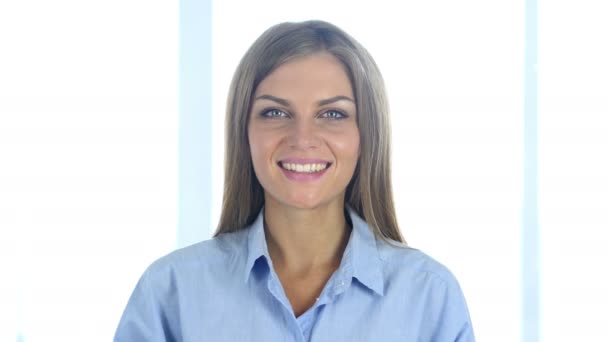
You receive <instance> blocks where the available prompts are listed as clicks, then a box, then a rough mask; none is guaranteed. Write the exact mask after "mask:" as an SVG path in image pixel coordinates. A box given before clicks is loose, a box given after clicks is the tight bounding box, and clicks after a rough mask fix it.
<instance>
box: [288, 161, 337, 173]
mask: <svg viewBox="0 0 608 342" xmlns="http://www.w3.org/2000/svg"><path fill="white" fill-rule="evenodd" d="M281 165H282V166H283V168H284V169H287V170H290V171H295V172H304V173H312V172H319V171H321V170H324V169H326V168H327V166H328V165H329V164H294V163H282V164H281Z"/></svg>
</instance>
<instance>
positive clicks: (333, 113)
mask: <svg viewBox="0 0 608 342" xmlns="http://www.w3.org/2000/svg"><path fill="white" fill-rule="evenodd" d="M321 117H324V118H328V119H344V118H346V114H344V113H342V112H339V111H337V110H328V111H327V112H325V113H323V114H321Z"/></svg>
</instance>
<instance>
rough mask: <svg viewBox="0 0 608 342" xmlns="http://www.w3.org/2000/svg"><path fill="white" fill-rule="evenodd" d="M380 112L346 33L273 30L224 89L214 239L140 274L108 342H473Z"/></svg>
mask: <svg viewBox="0 0 608 342" xmlns="http://www.w3.org/2000/svg"><path fill="white" fill-rule="evenodd" d="M387 108H388V107H387V103H386V97H385V92H384V85H383V82H382V77H381V75H380V72H379V70H378V68H377V67H376V64H375V63H374V62H373V60H372V58H371V56H370V55H369V54H368V52H367V51H366V50H365V49H364V48H363V47H362V46H361V45H360V44H358V43H357V42H356V41H355V40H354V39H353V38H352V37H350V36H349V35H348V34H346V33H345V32H343V31H342V30H340V29H339V28H337V27H335V26H333V25H332V24H329V23H326V22H321V21H308V22H302V23H284V24H279V25H276V26H274V27H272V28H270V29H269V30H267V31H266V32H265V33H264V34H263V35H262V36H261V37H260V38H259V39H258V40H256V42H255V43H254V44H253V45H252V47H251V48H250V49H249V50H248V52H247V53H246V54H245V56H244V57H243V59H242V61H241V63H240V65H239V67H238V68H237V71H236V73H235V77H234V79H233V82H232V85H231V89H230V97H229V101H228V110H227V116H226V133H227V134H226V137H227V140H226V170H225V171H226V177H225V180H226V181H225V184H224V201H223V209H222V216H221V221H220V224H219V227H218V230H217V232H216V235H215V237H214V238H213V239H212V240H210V241H205V242H202V243H199V244H195V245H192V246H190V247H186V248H184V249H181V250H179V251H176V252H174V253H172V254H170V255H168V256H165V257H163V258H161V259H160V260H158V261H157V262H155V263H154V264H153V265H151V266H150V267H149V268H148V269H147V270H146V272H145V273H144V275H143V276H142V278H141V280H140V282H139V283H138V285H137V287H136V289H135V291H134V292H133V295H132V297H131V300H130V301H129V303H128V305H127V308H126V310H125V312H124V315H123V318H122V320H121V322H120V325H119V327H118V331H117V333H116V337H115V341H474V337H473V330H472V327H471V323H470V318H469V315H468V310H467V306H466V303H465V300H464V297H463V295H462V291H461V290H460V287H459V285H458V282H457V281H456V279H455V278H454V277H453V275H452V274H451V273H450V272H449V270H447V269H446V268H445V267H444V266H442V265H441V264H439V263H438V262H436V261H434V260H433V259H432V258H430V257H429V256H427V255H425V254H423V253H422V252H420V251H418V250H415V249H412V248H410V247H408V246H407V245H406V244H405V242H404V240H403V238H402V237H401V234H400V232H399V228H398V226H397V222H396V219H395V210H394V207H393V199H392V191H391V189H392V188H391V179H390V159H389V156H390V136H389V134H388V132H389V118H388V109H387Z"/></svg>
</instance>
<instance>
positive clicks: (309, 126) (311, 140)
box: [288, 119, 321, 150]
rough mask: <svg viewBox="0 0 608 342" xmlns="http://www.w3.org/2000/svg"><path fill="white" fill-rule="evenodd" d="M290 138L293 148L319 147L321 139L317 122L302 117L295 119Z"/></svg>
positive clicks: (290, 144)
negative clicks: (316, 125)
mask: <svg viewBox="0 0 608 342" xmlns="http://www.w3.org/2000/svg"><path fill="white" fill-rule="evenodd" d="M288 139H289V146H290V147H291V148H294V149H303V150H308V149H314V148H317V147H319V144H320V141H321V139H320V138H319V136H318V132H317V128H316V127H315V123H314V122H312V121H310V120H302V119H296V120H294V123H293V127H292V130H291V132H290V134H289V137H288Z"/></svg>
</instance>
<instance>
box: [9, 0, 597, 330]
mask: <svg viewBox="0 0 608 342" xmlns="http://www.w3.org/2000/svg"><path fill="white" fill-rule="evenodd" d="M607 17H608V11H607V10H606V7H605V4H604V2H602V1H599V0H597V1H594V0H577V1H573V0H570V1H565V0H563V1H542V0H524V1H509V0H484V1H481V0H462V1H448V0H432V1H346V0H332V1H327V0H326V1H319V0H314V1H312V0H310V1H299V2H291V1H277V0H258V1H236V0H221V1H220V0H216V1H212V0H198V1H195V0H181V1H141V0H120V1H117V0H108V1H103V2H102V1H74V0H56V1H40V0H21V1H17V0H13V1H11V0H8V1H2V2H0V272H1V273H0V274H1V276H0V279H1V280H0V341H26V342H38V341H44V342H48V341H109V340H111V339H112V336H113V333H114V329H115V327H116V325H117V323H118V320H119V318H120V315H121V313H122V310H123V309H124V306H125V305H126V302H127V300H128V298H129V295H130V293H131V291H132V290H133V287H134V286H135V283H136V281H137V279H138V278H139V276H140V275H141V274H142V272H143V271H144V269H145V268H146V266H147V265H149V264H150V263H151V262H152V261H153V260H155V259H157V258H158V257H160V256H162V255H164V254H166V253H169V252H170V251H172V250H174V249H176V248H178V247H182V246H185V245H188V244H191V243H194V242H197V241H200V240H203V239H207V238H209V237H210V236H211V234H212V232H213V230H214V227H215V225H216V223H217V220H218V217H219V209H220V201H221V188H222V182H223V173H222V172H223V171H222V167H223V152H222V148H223V119H224V108H225V106H224V104H225V99H226V95H227V89H228V84H229V81H230V78H231V76H232V72H233V71H234V69H235V67H236V64H237V63H238V61H239V59H240V57H241V56H242V55H243V53H244V52H245V50H246V49H247V47H248V46H249V45H250V44H251V43H252V42H253V40H254V39H255V38H256V37H257V36H258V35H259V34H260V33H261V32H262V31H263V30H264V29H266V28H268V27H269V26H271V25H273V24H275V23H278V22H281V21H299V20H305V19H311V18H318V19H324V20H328V21H331V22H333V23H335V24H337V25H339V26H341V27H342V28H344V29H345V30H346V31H347V32H349V33H351V34H352V35H353V36H354V37H356V38H357V39H358V40H359V41H360V42H361V43H362V44H363V45H365V46H366V47H367V48H368V50H370V52H371V53H372V55H373V56H374V57H375V58H376V61H377V62H378V64H379V66H380V68H381V70H382V71H383V74H384V77H385V80H386V84H387V87H388V91H389V99H390V104H391V109H392V120H393V125H392V128H393V162H394V170H393V172H394V182H395V184H394V185H395V194H396V203H397V209H398V215H399V220H400V225H401V228H402V230H403V233H404V235H405V236H406V238H407V239H408V242H409V243H410V244H411V245H412V246H414V247H416V248H419V249H421V250H423V251H425V252H427V253H428V254H430V255H431V256H433V257H435V258H436V259H438V260H439V261H441V262H442V263H444V264H445V265H447V266H448V267H449V268H450V269H451V270H452V271H453V273H455V275H456V276H457V278H458V279H459V280H460V283H461V285H462V288H463V290H464V292H465V295H466V297H467V299H468V303H469V307H470V311H471V315H472V319H473V323H474V328H475V331H476V335H477V338H478V341H492V342H497V341H504V342H512V341H522V342H537V341H546V342H554V341H607V340H608V332H607V331H606V329H605V327H606V325H607V324H608V314H606V308H607V307H608V293H607V292H608V291H607V289H608V271H607V269H608V265H606V264H607V263H608V249H607V248H606V247H605V245H606V241H607V237H608V234H607V233H606V231H607V230H608V118H607V117H608V63H607V62H606V61H608V43H606V42H607V40H606V32H608V21H607V20H606V18H607Z"/></svg>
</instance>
